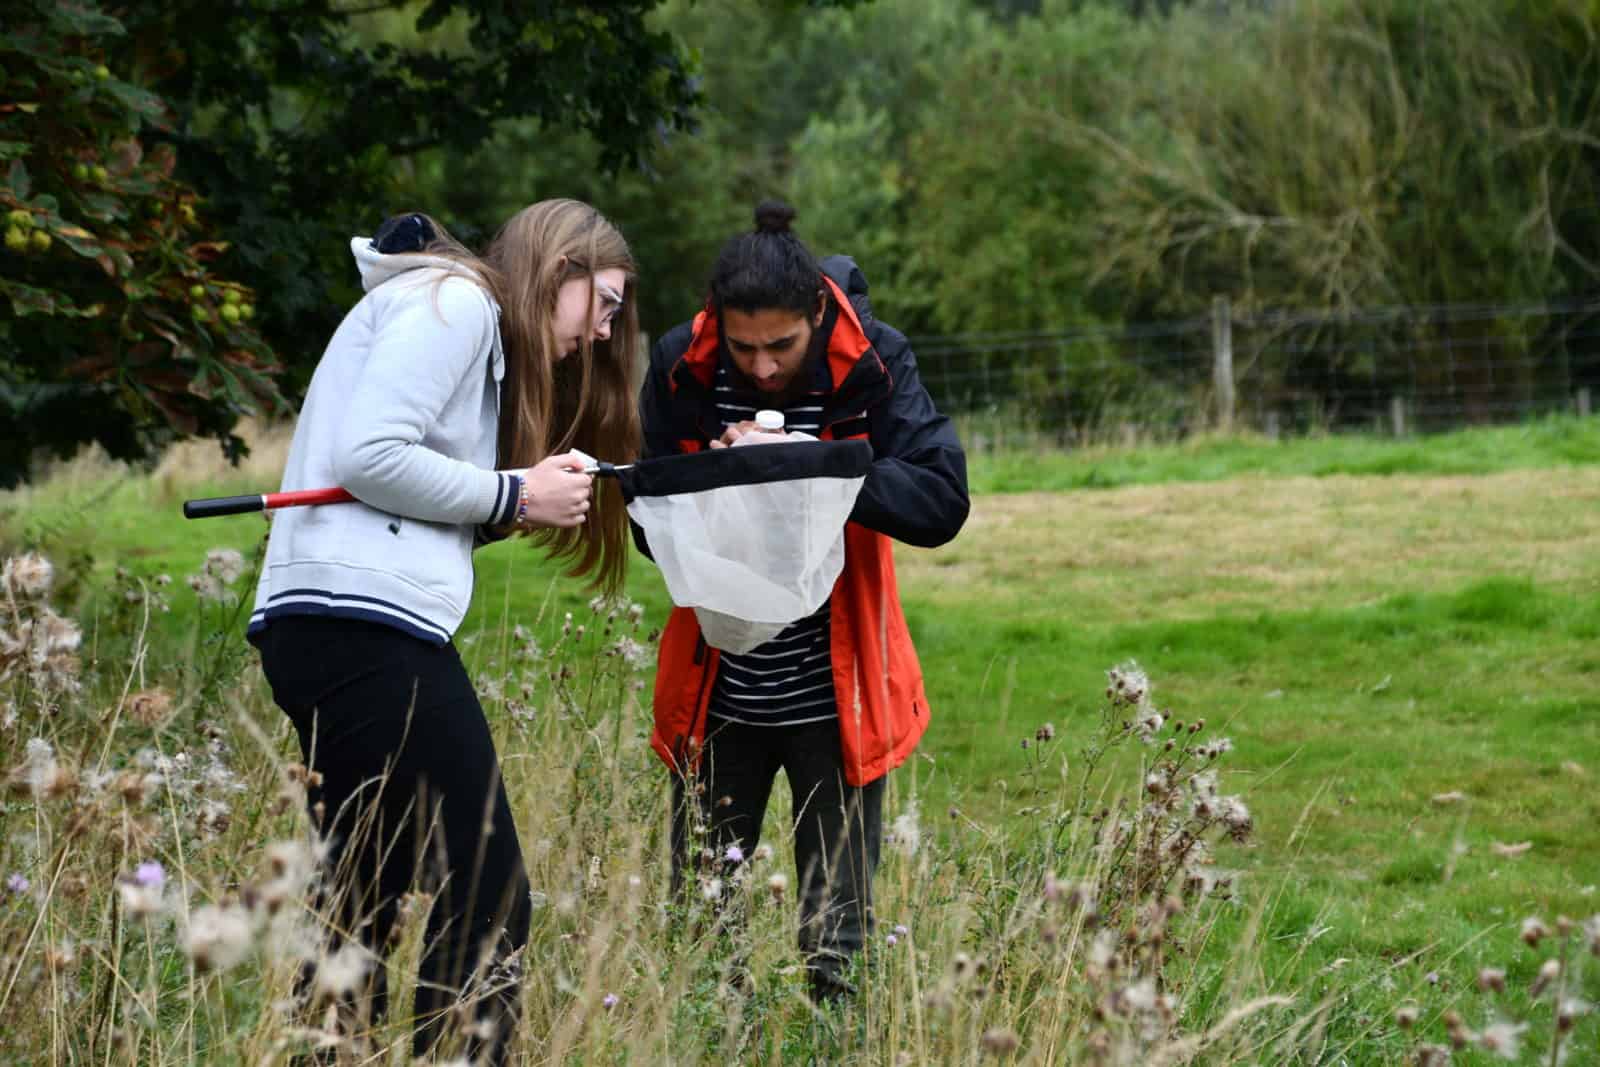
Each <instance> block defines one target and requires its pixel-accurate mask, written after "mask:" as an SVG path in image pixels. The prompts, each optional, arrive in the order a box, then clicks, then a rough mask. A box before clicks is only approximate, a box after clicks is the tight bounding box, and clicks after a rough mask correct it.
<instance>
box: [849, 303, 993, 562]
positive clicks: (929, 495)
mask: <svg viewBox="0 0 1600 1067" xmlns="http://www.w3.org/2000/svg"><path fill="white" fill-rule="evenodd" d="M880 325H881V324H880ZM882 333H883V335H884V336H882V337H881V338H880V339H879V341H878V342H877V347H878V355H879V357H880V358H882V359H883V361H884V365H885V366H886V367H887V368H888V371H889V376H890V380H891V382H892V385H893V387H892V389H891V391H890V393H889V396H888V397H887V398H886V399H884V400H883V401H881V402H879V403H878V404H877V405H875V406H874V407H872V408H871V409H869V410H868V413H867V424H868V439H869V440H870V441H871V443H872V451H873V455H874V458H873V462H872V470H871V472H870V473H869V474H868V475H867V480H866V482H865V483H864V484H863V485H862V487H861V495H860V496H858V497H857V498H856V506H855V510H854V511H852V512H851V513H850V519H851V521H852V522H858V523H860V524H861V525H862V526H865V527H867V528H869V529H872V530H877V531H878V532H879V533H883V534H888V535H889V536H890V537H893V538H894V539H895V540H897V541H904V542H905V543H906V544H908V545H917V546H919V547H921V548H934V547H936V546H938V545H942V544H944V543H945V542H946V541H949V540H950V539H951V538H953V537H955V535H956V534H957V533H959V532H960V531H961V527H962V525H963V524H964V523H965V522H966V521H967V512H968V511H969V510H970V509H971V506H972V505H971V501H970V500H969V498H968V496H967V456H966V453H965V452H964V451H962V448H961V442H960V441H959V440H958V439H957V437H956V429H955V425H954V424H953V423H952V422H951V421H950V419H949V417H948V416H946V415H943V414H941V413H940V412H939V410H938V409H937V408H935V407H934V406H933V398H932V397H930V396H929V395H928V390H927V389H926V388H924V387H923V384H922V377H921V376H920V375H919V374H918V373H917V359H916V356H915V355H913V354H912V352H911V345H910V344H909V342H907V341H906V339H905V338H904V337H903V336H901V335H900V334H899V333H897V332H895V331H893V330H890V329H888V328H887V327H883V328H882Z"/></svg>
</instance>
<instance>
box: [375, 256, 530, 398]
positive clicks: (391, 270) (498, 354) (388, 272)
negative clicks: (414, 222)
mask: <svg viewBox="0 0 1600 1067" xmlns="http://www.w3.org/2000/svg"><path fill="white" fill-rule="evenodd" d="M350 254H351V255H352V256H354V257H355V260H356V269H357V270H359V271H360V272H361V288H362V291H363V292H368V293H370V292H372V291H373V290H374V289H376V288H377V287H378V286H380V285H382V284H383V283H384V282H389V281H393V280H394V279H396V278H398V277H400V275H402V274H408V273H410V272H411V271H415V270H442V271H446V272H447V273H450V274H459V275H461V276H462V277H463V278H472V279H474V280H476V279H477V277H478V276H477V274H475V273H474V272H473V271H472V270H471V269H470V268H468V267H465V266H463V265H461V264H460V263H457V262H456V261H455V260H453V259H446V258H445V257H443V256H430V255H427V254H425V253H422V252H392V253H384V252H379V251H378V250H377V249H376V248H374V247H373V246H372V238H370V237H352V238H350ZM482 292H483V297H484V299H485V300H487V301H488V302H489V307H490V308H492V309H493V310H494V317H495V321H496V322H497V323H498V322H499V319H500V305H499V304H498V303H497V302H496V301H495V298H494V297H493V296H492V295H491V294H490V293H489V291H488V290H487V289H484V290H482ZM490 358H491V364H490V365H491V369H492V370H493V372H494V380H495V381H497V382H498V381H500V380H502V379H503V378H504V377H505V374H506V357H505V348H504V346H503V345H502V343H501V340H500V330H499V328H498V326H497V327H496V329H495V331H494V351H493V352H492V353H491V357H490Z"/></svg>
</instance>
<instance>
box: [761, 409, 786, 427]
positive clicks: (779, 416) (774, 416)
mask: <svg viewBox="0 0 1600 1067" xmlns="http://www.w3.org/2000/svg"><path fill="white" fill-rule="evenodd" d="M756 426H757V427H758V428H760V429H763V430H781V429H783V412H781V411H773V410H772V409H771V408H763V409H762V410H760V411H758V412H756Z"/></svg>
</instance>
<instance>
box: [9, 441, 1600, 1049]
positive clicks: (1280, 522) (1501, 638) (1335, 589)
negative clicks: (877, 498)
mask: <svg viewBox="0 0 1600 1067" xmlns="http://www.w3.org/2000/svg"><path fill="white" fill-rule="evenodd" d="M1594 422H1596V423H1600V420H1594ZM1107 472H1110V473H1107ZM973 483H974V486H975V487H976V489H977V490H978V492H977V493H976V495H975V499H974V509H973V515H972V519H971V521H970V522H969V524H968V526H967V528H966V530H965V531H964V532H963V534H962V535H961V537H960V538H958V539H957V541H956V542H954V543H953V544H951V545H949V546H946V547H945V548H942V549H939V550H936V551H931V552H928V551H917V550H912V549H902V550H901V551H900V554H899V563H900V579H901V588H902V596H903V599H904V601H905V604H906V608H907V612H908V615H909V617H910V619H911V622H912V627H913V631H914V633H915V636H916V639H917V643H918V647H919V650H920V652H921V655H922V659H923V664H924V668H925V671H926V674H927V679H928V686H929V691H930V699H931V702H932V705H933V714H934V719H933V725H932V727H931V728H930V731H929V733H928V736H927V739H926V741H925V743H924V744H923V746H922V748H921V750H920V752H919V754H918V756H917V757H916V758H914V759H913V760H912V762H911V763H910V764H909V765H908V766H907V768H906V769H904V770H902V771H901V772H900V773H899V774H898V775H897V776H896V781H895V787H894V788H895V790H896V793H897V796H898V801H897V802H899V803H904V802H905V800H906V799H908V797H909V796H910V795H911V794H912V793H913V792H914V793H915V795H916V797H917V799H918V803H919V805H920V807H921V808H922V810H923V811H924V813H925V815H928V814H932V815H935V816H938V817H940V818H942V817H943V815H944V813H945V812H946V811H947V810H953V811H955V812H957V813H959V814H960V815H961V816H964V817H965V818H967V819H971V820H975V821H977V822H979V823H982V824H985V825H989V826H996V827H1006V826H1016V825H1020V824H1021V823H1022V822H1023V821H1024V820H1026V818H1027V814H1028V811H1029V809H1030V807H1031V806H1032V804H1033V801H1034V799H1035V797H1036V795H1037V794H1038V792H1039V791H1040V790H1043V789H1045V788H1047V787H1048V785H1049V783H1050V782H1051V781H1052V780H1054V779H1053V776H1054V774H1055V768H1056V766H1057V765H1058V763H1059V761H1061V760H1066V761H1067V762H1068V763H1069V764H1071V763H1072V762H1074V761H1075V760H1076V758H1077V745H1078V744H1079V743H1080V742H1081V740H1082V739H1083V738H1084V737H1085V736H1086V734H1087V732H1088V729H1089V726H1090V724H1091V722H1092V721H1094V719H1095V716H1096V715H1097V714H1098V711H1097V709H1098V706H1099V705H1098V701H1097V694H1098V692H1099V690H1100V689H1101V688H1102V687H1103V685H1104V671H1105V669H1106V668H1108V667H1110V666H1112V665H1114V664H1117V663H1119V662H1122V661H1125V660H1129V659H1136V660H1138V661H1139V663H1140V664H1141V665H1143V666H1144V667H1145V668H1146V669H1147V670H1148V671H1149V673H1150V675H1151V677H1152V679H1153V680H1154V682H1155V685H1156V694H1157V698H1158V701H1159V702H1160V703H1162V704H1163V705H1164V706H1166V707H1168V708H1170V710H1171V713H1172V714H1173V715H1174V716H1176V717H1178V718H1181V719H1184V720H1186V721H1193V720H1194V719H1196V718H1200V717H1203V718H1204V719H1205V720H1206V723H1207V731H1208V732H1209V733H1212V734H1225V735H1226V736H1229V737H1231V738H1232V739H1233V740H1234V742H1235V745H1236V752H1235V753H1234V754H1233V755H1232V756H1231V757H1230V759H1229V764H1228V765H1229V766H1230V767H1231V772H1230V773H1231V774H1232V775H1233V776H1234V784H1233V787H1232V788H1236V789H1237V788H1241V787H1242V789H1243V792H1244V795H1245V797H1246V799H1247V801H1248V803H1249V804H1250V806H1251V809H1252V812H1253V814H1254V816H1255V823H1256V827H1257V831H1258V832H1257V837H1256V840H1255V843H1254V844H1253V845H1251V846H1249V847H1247V848H1245V849H1234V850H1228V851H1225V852H1224V853H1223V854H1222V855H1220V857H1219V858H1220V860H1221V862H1223V863H1224V864H1226V865H1229V866H1232V867H1236V868H1239V869H1241V870H1243V871H1244V872H1246V873H1245V877H1244V879H1243V881H1242V883H1241V885H1242V887H1243V888H1244V890H1245V891H1244V892H1241V894H1240V900H1241V902H1243V903H1244V905H1245V906H1243V907H1241V908H1240V910H1239V913H1238V917H1237V919H1236V921H1235V923H1234V925H1233V927H1231V928H1230V929H1224V930H1223V931H1221V933H1222V934H1224V935H1227V934H1229V933H1234V934H1236V933H1238V932H1239V931H1240V930H1241V929H1243V928H1244V927H1246V926H1249V925H1252V924H1254V923H1256V922H1257V920H1258V919H1259V922H1260V934H1261V937H1262V946H1263V951H1262V952H1261V953H1260V954H1259V955H1258V956H1256V957H1253V958H1254V959H1255V960H1256V963H1257V964H1258V965H1259V966H1261V967H1263V968H1266V969H1268V970H1269V971H1275V972H1276V973H1278V974H1279V975H1280V977H1281V978H1283V979H1284V980H1285V981H1286V982H1288V983H1289V984H1291V985H1293V986H1295V987H1298V988H1304V989H1308V990H1310V991H1311V992H1313V993H1314V994H1315V993H1316V992H1317V991H1318V990H1319V989H1321V988H1322V987H1323V985H1325V984H1326V981H1327V980H1328V979H1329V977H1330V976H1333V975H1336V974H1337V975H1338V976H1339V978H1340V980H1341V981H1342V982H1344V984H1345V987H1348V986H1349V979H1350V978H1351V976H1352V974H1364V975H1369V976H1370V980H1371V981H1372V982H1374V983H1387V985H1386V986H1385V988H1383V989H1380V990H1378V991H1377V992H1378V993H1380V994H1381V996H1379V997H1377V999H1378V1000H1382V999H1383V998H1384V997H1391V998H1398V997H1400V996H1405V995H1411V996H1417V997H1419V998H1421V999H1422V1000H1423V1001H1424V1002H1426V1000H1427V997H1428V996H1429V995H1430V990H1432V989H1434V988H1435V986H1434V984H1433V981H1430V977H1429V976H1430V974H1433V975H1434V978H1435V979H1436V980H1437V981H1439V982H1442V983H1444V984H1445V985H1448V984H1450V983H1452V982H1454V983H1458V984H1459V983H1460V982H1462V981H1464V980H1465V978H1464V976H1468V975H1470V974H1471V973H1472V971H1473V970H1474V969H1475V967H1476V966H1477V965H1479V964H1496V965H1500V966H1506V967H1508V968H1510V970H1511V973H1512V975H1513V976H1514V977H1517V978H1521V979H1524V980H1525V979H1527V978H1528V977H1531V968H1533V967H1535V966H1536V965H1537V957H1536V956H1535V955H1534V954H1533V953H1532V952H1531V951H1529V950H1523V949H1520V948H1519V947H1516V946H1517V943H1516V939H1515V935H1514V927H1515V925H1516V924H1517V923H1519V922H1520V921H1521V919H1522V918H1523V917H1524V916H1526V915H1529V914H1540V915H1543V916H1545V917H1547V918H1548V919H1553V918H1554V916H1555V915H1557V914H1566V915H1572V916H1587V915H1590V914H1593V913H1595V912H1597V911H1600V895H1597V893H1596V885H1597V884H1600V847H1596V846H1597V837H1596V830H1595V827H1596V826H1597V825H1600V800H1597V791H1596V784H1597V782H1600V429H1597V428H1596V426H1594V425H1590V424H1584V423H1579V422H1577V421H1576V420H1557V421H1555V422H1552V423H1542V424H1536V425H1533V426H1529V427H1523V428H1515V429H1498V430H1492V431H1479V432H1469V433H1464V434H1457V435H1452V436H1451V437H1449V438H1440V439H1432V440H1429V441H1421V442H1416V441H1412V442H1385V441H1379V440H1370V439H1363V440H1355V441H1352V440H1346V439H1328V440H1323V441H1297V442H1292V443H1284V444H1274V443H1270V442H1260V441H1258V442H1249V441H1245V442H1240V441H1224V442H1202V443H1200V444H1198V445H1194V446H1169V447H1166V448H1163V449H1150V450H1144V451H1140V452H1129V453H1096V454H1090V455H1070V454H1064V455H1050V456H1043V457H1037V456H1035V457H1028V456H1019V455H1004V456H997V457H982V456H980V457H975V458H974V462H973ZM1030 485H1037V486H1038V487H1039V488H1036V489H1029V488H1028V487H1029V486H1030ZM1093 485H1115V486H1117V487H1116V488H1083V486H1093ZM239 488H241V486H240V485H238V484H237V482H234V483H230V482H228V481H227V480H226V479H224V480H222V481H218V482H213V483H211V484H204V485H184V484H182V482H181V480H179V481H176V482H174V481H173V480H171V479H149V478H141V477H129V478H127V479H124V480H122V481H120V482H118V483H116V484H112V485H107V484H106V483H104V482H103V481H102V480H100V479H98V478H79V479H77V480H73V479H62V480H59V481H57V482H55V483H53V484H49V485H46V486H43V487H40V488H38V489H35V490H29V491H26V492H24V493H20V494H14V495H13V496H12V497H11V498H10V501H9V503H8V505H7V513H6V521H5V526H4V532H5V537H6V539H7V540H8V541H10V542H13V543H19V542H22V541H27V542H31V543H39V544H42V545H43V547H44V548H45V549H46V550H48V551H51V552H52V553H53V554H55V555H56V557H57V558H58V560H64V559H68V558H71V557H72V556H73V555H74V554H76V555H77V557H78V558H79V560H80V563H81V568H80V569H82V570H84V572H85V574H86V575H88V576H90V579H91V580H89V581H87V582H86V583H85V584H84V589H85V590H88V589H90V588H92V587H93V586H94V585H95V582H96V581H102V580H103V579H104V578H106V577H107V575H108V572H109V570H110V569H111V568H112V567H113V566H114V565H118V564H120V565H122V566H124V567H126V568H128V569H130V570H131V571H133V572H134V573H136V574H139V575H144V576H153V575H155V574H158V573H163V572H165V573H170V574H172V575H174V576H176V577H177V578H178V579H179V580H180V582H181V578H182V576H183V575H184V574H186V573H189V572H191V571H192V570H194V569H195V567H196V565H197V564H198V562H199V560H200V559H201V558H202V557H203V555H204V552H205V551H206V550H207V549H208V548H210V547H213V546H218V545H226V546H231V547H237V548H241V549H246V550H248V549H250V548H252V547H253V546H254V545H255V544H256V543H257V542H258V541H259V539H260V536H261V534H262V532H263V530H264V525H263V523H262V522H261V520H260V519H259V518H255V517H240V518H233V519H224V520H211V521H207V522H193V523H191V522H185V521H184V520H183V519H182V518H181V517H180V515H179V511H178V505H179V503H180V502H181V499H182V497H183V496H186V495H205V494H209V493H220V492H226V491H230V490H238V489H239ZM250 488H253V489H259V488H261V486H260V485H252V486H250ZM1023 490H1026V491H1023ZM91 560H92V562H91ZM479 568H480V569H479V584H478V590H477V596H476V602H475V606H474V609H473V612H472V615H471V617H470V618H469V621H468V623H467V625H466V626H465V628H464V630H463V634H462V643H463V646H464V647H465V648H466V649H469V650H471V649H473V648H476V647H480V646H481V645H487V644H490V643H493V642H496V641H499V640H500V639H501V635H503V634H504V632H505V630H506V629H507V628H508V627H507V625H506V624H508V623H517V622H528V621H531V620H532V619H533V618H534V617H535V616H538V615H539V614H540V613H544V615H545V617H546V618H549V617H550V615H551V613H561V612H565V611H578V612H583V611H584V609H583V608H582V605H583V604H584V603H585V602H586V601H587V600H588V597H589V595H590V594H589V592H588V591H587V590H585V589H583V588H581V587H579V586H577V585H575V584H574V583H571V582H568V581H563V580H560V579H558V578H557V577H555V575H554V573H553V571H552V569H551V568H550V567H549V566H548V565H546V564H544V563H542V562H541V561H539V560H538V559H537V558H535V557H534V556H533V554H532V553H531V552H530V551H529V550H528V549H527V547H526V546H522V545H501V546H495V547H493V548H490V549H487V550H485V551H484V552H482V553H481V554H480V557H479ZM629 594H630V595H631V596H632V597H633V598H634V599H636V600H638V601H640V602H641V603H643V604H644V605H645V606H646V608H647V620H649V621H652V622H657V623H658V622H659V621H660V620H661V619H662V618H663V617H664V614H665V609H666V603H667V602H666V598H665V595H664V591H663V589H662V587H661V584H660V581H659V578H658V576H657V575H656V573H655V572H654V570H653V568H652V567H651V566H650V565H649V564H648V563H646V562H644V561H640V566H638V567H636V568H635V569H634V572H633V575H632V576H631V577H630V580H629ZM172 600H173V601H174V603H175V605H177V607H176V610H175V612H174V614H173V615H171V616H168V617H166V618H164V619H159V620H157V621H156V623H155V625H156V626H157V627H158V628H165V629H166V630H167V632H168V636H169V637H170V638H172V639H176V640H184V639H189V640H195V641H203V640H205V638H206V636H207V635H204V634H195V633H194V631H195V629H196V622H195V620H194V619H193V617H192V616H190V615H188V614H186V612H185V610H184V605H185V604H187V603H189V602H190V601H188V600H186V599H185V598H183V597H181V596H178V595H176V594H175V595H173V596H172ZM82 605H83V611H84V613H85V618H86V619H87V620H89V621H90V622H91V625H92V620H93V617H94V614H95V612H103V611H107V610H110V606H109V605H108V603H107V599H106V598H105V597H104V596H98V597H96V596H87V597H86V598H85V599H84V600H83V602H82ZM207 625H211V621H209V620H208V622H207ZM470 656H471V653H470V651H469V658H470ZM1047 721H1048V722H1051V723H1053V724H1054V725H1055V727H1056V728H1057V731H1058V734H1057V739H1056V740H1055V741H1054V742H1051V743H1050V745H1049V746H1047V747H1046V748H1045V750H1044V760H1045V763H1044V769H1043V770H1041V769H1040V765H1039V763H1038V759H1039V754H1038V749H1037V748H1036V747H1035V748H1034V749H1030V750H1029V751H1026V752H1025V751H1024V750H1023V748H1022V742H1023V740H1024V739H1027V738H1032V737H1033V735H1034V732H1035V729H1036V728H1037V727H1038V726H1039V725H1040V724H1042V723H1044V722H1047ZM1126 781H1127V783H1128V785H1129V787H1130V788H1133V787H1136V785H1137V782H1138V779H1137V778H1136V777H1135V770H1134V769H1133V768H1131V767H1130V768H1129V769H1128V775H1127V778H1126ZM930 821H934V822H937V821H938V819H937V818H936V819H933V820H930ZM952 825H954V824H953V823H952ZM1217 944H1218V945H1225V944H1226V941H1225V939H1219V941H1218V942H1217ZM1458 950H1460V951H1459V955H1453V954H1455V953H1457V951H1458ZM1217 951H1218V953H1219V954H1225V952H1226V949H1225V948H1218V949H1217ZM1413 953H1416V954H1418V955H1417V958H1416V961H1415V963H1414V965H1408V966H1406V967H1401V968H1398V969H1397V968H1394V967H1393V966H1392V964H1393V963H1394V962H1395V961H1396V960H1400V959H1403V958H1405V957H1407V956H1408V954H1413ZM1217 982H1218V984H1219V990H1220V984H1221V983H1222V982H1223V978H1222V977H1221V970H1220V968H1219V970H1218V978H1217ZM1361 1010H1363V1011H1365V1010H1367V1009H1361ZM1350 1022H1351V1026H1352V1027H1353V1028H1354V1029H1356V1030H1359V1029H1360V1027H1361V1026H1362V1025H1364V1022H1363V1020H1362V1019H1360V1018H1357V1019H1355V1020H1353V1021H1350Z"/></svg>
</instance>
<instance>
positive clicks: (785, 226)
mask: <svg viewBox="0 0 1600 1067" xmlns="http://www.w3.org/2000/svg"><path fill="white" fill-rule="evenodd" d="M793 221H794V208H792V207H790V206H789V205H788V204H785V203H784V202H783V201H782V200H763V201H761V203H760V204H759V205H758V206H757V207H756V232H757V233H788V232H789V223H791V222H793Z"/></svg>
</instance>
